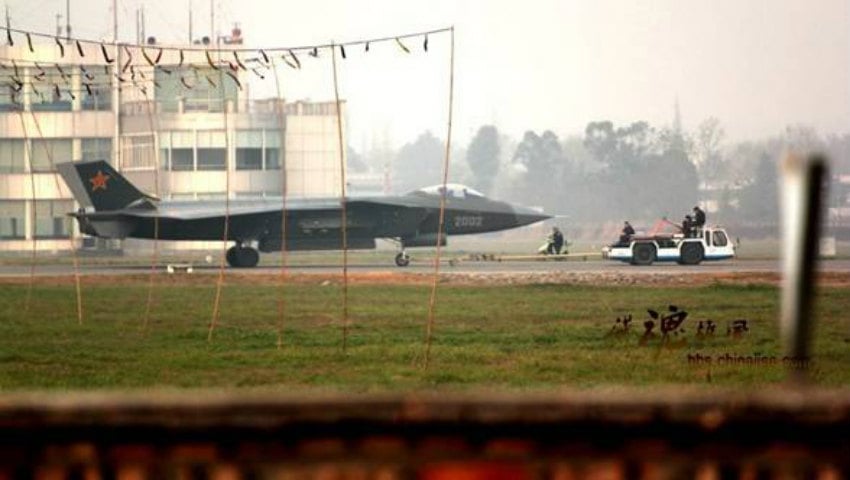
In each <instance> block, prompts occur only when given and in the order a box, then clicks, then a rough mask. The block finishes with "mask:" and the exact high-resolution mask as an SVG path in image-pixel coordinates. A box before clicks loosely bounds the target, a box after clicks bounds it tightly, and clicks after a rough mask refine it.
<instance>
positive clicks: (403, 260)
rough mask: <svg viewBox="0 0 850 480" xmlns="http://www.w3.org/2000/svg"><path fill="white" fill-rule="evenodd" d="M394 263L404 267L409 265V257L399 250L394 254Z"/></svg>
mask: <svg viewBox="0 0 850 480" xmlns="http://www.w3.org/2000/svg"><path fill="white" fill-rule="evenodd" d="M395 264H396V265H397V266H399V267H406V266H408V265H410V257H408V256H407V254H405V253H404V252H401V253H399V254H398V255H396V256H395Z"/></svg>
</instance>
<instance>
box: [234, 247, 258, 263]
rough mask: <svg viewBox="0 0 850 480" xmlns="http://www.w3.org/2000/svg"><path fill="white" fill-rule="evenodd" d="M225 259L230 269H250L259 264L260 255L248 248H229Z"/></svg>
mask: <svg viewBox="0 0 850 480" xmlns="http://www.w3.org/2000/svg"><path fill="white" fill-rule="evenodd" d="M226 258H227V263H228V265H230V266H231V267H232V268H252V267H256V266H257V263H259V262H260V253H259V252H257V251H256V250H254V249H253V248H250V247H231V248H229V249H228V250H227V255H226Z"/></svg>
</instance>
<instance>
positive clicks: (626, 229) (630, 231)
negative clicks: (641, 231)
mask: <svg viewBox="0 0 850 480" xmlns="http://www.w3.org/2000/svg"><path fill="white" fill-rule="evenodd" d="M634 234H635V229H634V228H632V225H631V224H630V223H629V221H628V220H626V222H625V223H624V224H623V231H621V232H620V243H621V244H626V245H628V243H629V242H630V241H631V240H632V236H633V235H634Z"/></svg>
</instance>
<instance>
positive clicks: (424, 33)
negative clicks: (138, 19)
mask: <svg viewBox="0 0 850 480" xmlns="http://www.w3.org/2000/svg"><path fill="white" fill-rule="evenodd" d="M0 28H3V29H5V30H6V31H7V33H8V34H9V35H11V34H12V33H17V34H19V35H30V36H32V37H38V38H46V39H50V40H52V41H54V42H55V43H57V44H60V45H61V43H60V41H61V40H64V39H60V38H59V37H57V36H56V35H53V34H48V33H43V32H36V31H32V30H23V29H20V28H12V27H0ZM452 28H453V27H443V28H435V29H431V30H424V31H420V32H408V33H402V34H399V35H391V36H384V37H375V38H360V39H355V40H349V41H346V42H340V43H334V42H331V43H318V44H313V45H295V46H282V47H269V48H263V50H265V51H266V52H287V51H289V50H292V51H296V52H307V51H313V50H316V49H328V48H330V49H333V47H334V46H335V45H344V46H346V47H348V46H355V45H366V44H373V43H382V42H395V43H399V42H400V40H403V39H406V38H413V37H425V36H427V35H436V34H440V33H446V32H449V31H450V30H451V29H452ZM70 41H71V43H73V44H76V43H79V44H81V45H95V46H98V47H99V46H100V45H103V44H105V43H106V42H104V41H100V40H92V39H87V38H76V37H71V38H70ZM119 44H120V45H122V46H125V47H127V48H133V49H138V50H141V49H143V48H151V47H152V46H151V45H144V44H136V43H126V42H119ZM155 47H156V48H157V49H162V50H166V51H179V50H183V51H185V52H206V51H210V50H213V51H219V52H220V51H221V50H222V49H221V48H218V47H216V48H207V47H196V46H191V45H187V46H183V47H178V46H174V45H156V46H155ZM226 50H227V51H234V52H256V51H258V49H257V48H250V47H235V48H230V47H229V48H227V49H226Z"/></svg>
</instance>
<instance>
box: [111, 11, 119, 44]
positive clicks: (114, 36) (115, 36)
mask: <svg viewBox="0 0 850 480" xmlns="http://www.w3.org/2000/svg"><path fill="white" fill-rule="evenodd" d="M112 43H116V44H117V43H118V0H112Z"/></svg>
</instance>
